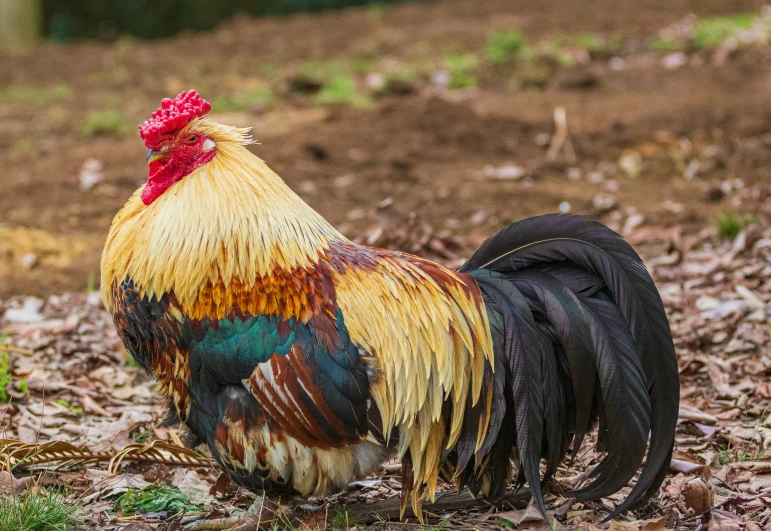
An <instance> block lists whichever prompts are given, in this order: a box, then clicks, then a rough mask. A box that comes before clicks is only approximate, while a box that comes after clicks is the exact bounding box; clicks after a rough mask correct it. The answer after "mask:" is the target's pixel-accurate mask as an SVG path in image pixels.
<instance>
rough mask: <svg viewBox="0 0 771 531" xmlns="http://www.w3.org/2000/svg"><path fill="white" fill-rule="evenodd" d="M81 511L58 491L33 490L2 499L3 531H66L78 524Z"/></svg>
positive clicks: (0, 525) (1, 523) (0, 519)
mask: <svg viewBox="0 0 771 531" xmlns="http://www.w3.org/2000/svg"><path fill="white" fill-rule="evenodd" d="M79 510H80V505H79V504H77V503H73V502H69V501H67V499H66V498H65V497H64V495H63V494H62V493H61V492H59V491H58V490H42V489H32V488H30V489H27V490H26V491H25V493H24V494H23V495H21V496H8V497H0V531H66V530H68V529H72V528H73V527H75V526H77V525H78V524H79V522H80V517H79V515H78V514H77V513H78V511H79Z"/></svg>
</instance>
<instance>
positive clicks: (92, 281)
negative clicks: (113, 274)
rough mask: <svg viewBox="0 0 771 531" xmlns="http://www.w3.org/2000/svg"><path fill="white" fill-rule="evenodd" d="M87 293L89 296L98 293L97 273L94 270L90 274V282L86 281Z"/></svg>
mask: <svg viewBox="0 0 771 531" xmlns="http://www.w3.org/2000/svg"><path fill="white" fill-rule="evenodd" d="M86 293H87V294H88V295H91V294H92V293H96V271H95V270H93V269H92V270H90V271H89V272H88V280H87V281H86Z"/></svg>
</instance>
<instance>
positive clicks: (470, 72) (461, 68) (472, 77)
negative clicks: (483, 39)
mask: <svg viewBox="0 0 771 531" xmlns="http://www.w3.org/2000/svg"><path fill="white" fill-rule="evenodd" d="M444 63H445V65H447V69H448V70H449V71H450V84H449V87H448V88H450V89H464V88H468V87H475V86H476V85H477V82H478V81H477V76H476V69H477V66H478V65H479V57H477V56H476V55H474V54H472V53H466V54H461V55H456V54H446V55H445V56H444Z"/></svg>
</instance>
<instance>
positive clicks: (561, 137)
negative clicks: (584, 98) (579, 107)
mask: <svg viewBox="0 0 771 531" xmlns="http://www.w3.org/2000/svg"><path fill="white" fill-rule="evenodd" d="M554 129H555V131H554V136H552V138H551V144H549V149H548V151H546V160H547V161H549V162H554V161H555V160H557V156H558V155H559V153H560V151H563V152H564V153H565V159H566V160H567V161H568V163H569V164H575V163H576V162H578V158H577V157H576V151H575V149H573V141H572V140H570V134H569V133H568V118H567V112H566V111H565V107H563V106H562V105H560V106H559V107H557V108H556V109H554Z"/></svg>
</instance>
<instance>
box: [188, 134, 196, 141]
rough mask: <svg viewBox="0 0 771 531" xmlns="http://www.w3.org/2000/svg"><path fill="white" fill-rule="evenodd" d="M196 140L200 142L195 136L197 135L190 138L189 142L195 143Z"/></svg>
mask: <svg viewBox="0 0 771 531" xmlns="http://www.w3.org/2000/svg"><path fill="white" fill-rule="evenodd" d="M196 140H198V137H197V136H195V135H193V136H191V137H190V138H188V139H187V141H188V142H195V141H196Z"/></svg>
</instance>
